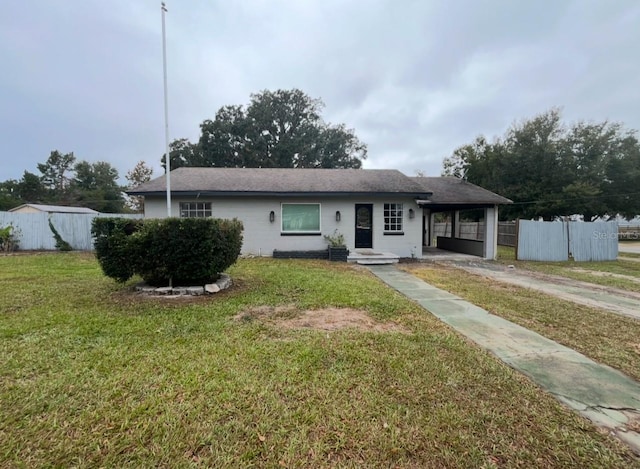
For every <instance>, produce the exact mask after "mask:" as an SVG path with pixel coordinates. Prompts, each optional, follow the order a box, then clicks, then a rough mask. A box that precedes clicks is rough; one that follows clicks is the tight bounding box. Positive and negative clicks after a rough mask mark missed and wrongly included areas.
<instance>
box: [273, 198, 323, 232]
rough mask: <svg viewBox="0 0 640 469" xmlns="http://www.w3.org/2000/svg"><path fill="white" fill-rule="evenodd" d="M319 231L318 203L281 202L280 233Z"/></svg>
mask: <svg viewBox="0 0 640 469" xmlns="http://www.w3.org/2000/svg"><path fill="white" fill-rule="evenodd" d="M318 233H320V204H282V234H318Z"/></svg>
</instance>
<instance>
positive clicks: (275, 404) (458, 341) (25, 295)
mask: <svg viewBox="0 0 640 469" xmlns="http://www.w3.org/2000/svg"><path fill="white" fill-rule="evenodd" d="M230 273H231V275H232V277H233V278H234V280H235V281H236V286H234V287H233V288H232V289H231V290H229V291H226V292H224V293H221V294H219V295H217V296H213V297H207V298H201V299H194V300H169V299H151V298H145V297H139V296H137V295H134V294H132V293H131V292H130V285H125V286H119V285H117V284H115V283H113V282H112V281H111V280H109V279H107V278H105V277H103V276H102V274H101V272H100V270H99V268H98V266H97V264H96V262H95V261H94V259H93V258H92V257H91V256H88V255H82V254H75V253H68V254H44V255H20V256H5V257H0V285H2V288H0V466H2V467H70V466H76V467H158V466H161V467H196V466H201V467H576V468H578V467H580V468H582V467H594V468H595V467H598V468H599V467H634V466H635V467H639V464H638V460H637V459H634V458H633V457H631V456H630V453H629V452H628V451H627V450H626V449H624V448H623V447H622V446H621V445H619V444H618V443H617V442H616V441H614V440H612V439H610V438H608V437H606V436H604V435H602V434H600V433H599V432H598V431H597V430H596V429H594V427H592V426H591V425H590V424H589V423H588V422H586V421H585V420H583V419H581V418H580V417H578V416H577V415H575V414H573V413H571V412H570V411H568V410H566V409H565V408H563V407H562V406H561V405H559V404H558V403H557V402H556V401H555V400H553V399H552V398H551V397H550V396H548V395H546V394H544V393H543V392H541V391H540V390H539V389H538V388H537V387H536V386H535V385H533V384H532V383H531V382H529V381H528V380H527V379H525V378H524V377H522V376H521V375H519V374H518V373H516V372H514V371H513V370H511V369H510V368H508V367H507V366H505V365H503V364H502V363H500V362H498V361H497V360H495V359H494V358H493V357H491V356H490V355H489V354H487V353H485V352H483V351H480V350H478V349H477V348H475V347H473V346H471V345H470V344H469V343H468V342H467V341H466V340H464V339H463V338H461V337H460V336H458V335H457V334H455V333H453V332H452V331H451V330H450V329H449V328H447V327H446V326H444V325H443V324H442V323H440V322H438V321H437V320H435V319H434V318H433V317H432V316H430V315H429V314H427V313H425V312H424V311H422V310H421V309H420V308H419V307H417V306H416V305H415V304H414V303H412V302H410V301H408V300H406V299H405V298H403V297H401V296H400V295H399V294H397V293H395V292H393V291H391V290H389V289H388V288H386V287H384V286H383V285H382V284H381V283H380V282H379V281H378V280H377V279H375V278H374V277H373V276H372V275H370V274H369V273H368V272H366V271H364V270H358V269H355V268H352V267H350V266H346V265H336V264H329V263H326V262H299V261H277V260H266V259H252V260H242V261H240V262H239V263H238V264H237V265H236V266H234V267H233V268H232V269H231V270H230ZM264 305H268V306H283V305H286V306H290V307H293V308H294V309H296V310H305V309H314V308H324V307H349V308H357V309H364V310H366V311H367V312H368V313H369V314H370V315H371V316H372V317H373V318H375V319H377V320H378V321H394V322H397V323H399V324H401V325H403V326H404V327H406V328H408V329H409V330H410V333H400V332H393V333H391V332H389V333H374V332H362V331H356V330H342V331H337V332H331V333H328V332H326V331H316V330H289V329H286V328H282V327H278V326H277V325H275V324H269V323H264V322H261V321H259V320H246V321H236V320H234V319H233V317H234V316H235V315H237V314H238V313H241V312H244V311H247V310H250V309H251V308H256V307H259V306H264Z"/></svg>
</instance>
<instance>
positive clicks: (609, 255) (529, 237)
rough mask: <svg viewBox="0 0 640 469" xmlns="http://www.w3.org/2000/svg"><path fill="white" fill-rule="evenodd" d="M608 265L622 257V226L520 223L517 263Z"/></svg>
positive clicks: (575, 223)
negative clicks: (542, 262) (574, 262)
mask: <svg viewBox="0 0 640 469" xmlns="http://www.w3.org/2000/svg"><path fill="white" fill-rule="evenodd" d="M569 256H571V257H573V259H574V260H575V261H608V260H615V259H616V258H617V257H618V224H617V223H614V222H571V221H570V222H565V221H551V222H543V221H530V220H519V221H518V223H517V247H516V259H518V260H526V261H566V260H568V259H569Z"/></svg>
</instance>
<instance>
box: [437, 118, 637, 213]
mask: <svg viewBox="0 0 640 469" xmlns="http://www.w3.org/2000/svg"><path fill="white" fill-rule="evenodd" d="M639 152H640V147H639V146H638V141H637V139H636V138H635V135H634V132H633V131H626V130H624V129H623V127H622V125H620V124H612V123H609V122H602V123H586V122H578V123H576V124H574V125H572V126H565V125H563V124H562V121H561V115H560V111H559V110H558V109H552V110H550V111H547V112H546V113H543V114H540V115H538V116H535V117H534V118H532V119H529V120H526V121H524V122H521V123H517V124H514V125H513V126H512V127H511V128H510V129H508V130H507V132H506V134H505V135H504V136H503V137H502V138H497V139H495V140H494V141H493V142H488V141H487V140H486V138H485V137H483V136H480V137H478V138H477V139H476V140H475V141H474V142H473V143H471V144H467V145H463V146H461V147H459V148H457V149H456V150H455V151H454V152H453V154H452V155H451V156H450V157H448V158H445V160H444V171H443V174H445V175H454V176H458V177H463V178H465V179H467V180H469V181H470V182H473V183H475V184H478V185H481V186H483V187H486V188H487V189H490V190H493V191H495V192H498V193H499V194H501V195H504V196H505V197H508V198H510V199H512V200H513V201H514V202H515V204H514V205H512V206H505V207H504V208H503V209H502V210H501V212H502V215H503V216H506V217H507V218H516V217H522V218H532V217H540V216H541V217H544V218H546V219H551V218H553V217H555V216H562V215H572V214H583V215H584V216H585V219H592V218H593V217H595V216H597V215H613V214H616V213H623V214H625V215H628V216H632V215H635V214H637V213H640V203H638V202H637V201H638V200H640V197H638V195H639V194H638V189H637V188H638V187H640V169H638V168H639V166H640V165H638V163H640V153H639ZM634 187H635V188H636V189H634ZM634 192H635V194H636V196H635V199H634V198H633V193H634ZM624 194H626V195H624Z"/></svg>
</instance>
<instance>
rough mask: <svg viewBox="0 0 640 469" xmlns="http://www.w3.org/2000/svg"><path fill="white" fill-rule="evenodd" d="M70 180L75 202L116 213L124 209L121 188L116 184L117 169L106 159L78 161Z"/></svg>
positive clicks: (100, 210) (99, 210) (101, 210)
mask: <svg viewBox="0 0 640 469" xmlns="http://www.w3.org/2000/svg"><path fill="white" fill-rule="evenodd" d="M74 171H75V178H74V179H73V181H72V185H71V187H72V191H73V198H74V201H75V203H76V204H78V205H82V206H84V207H89V208H92V209H94V210H97V211H98V212H105V213H118V212H122V211H123V209H124V198H123V195H122V188H121V187H120V186H119V185H118V171H117V170H116V169H115V168H114V167H113V166H111V164H110V163H107V162H106V161H98V162H96V163H89V162H87V161H80V162H78V163H77V164H76V165H75V167H74Z"/></svg>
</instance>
